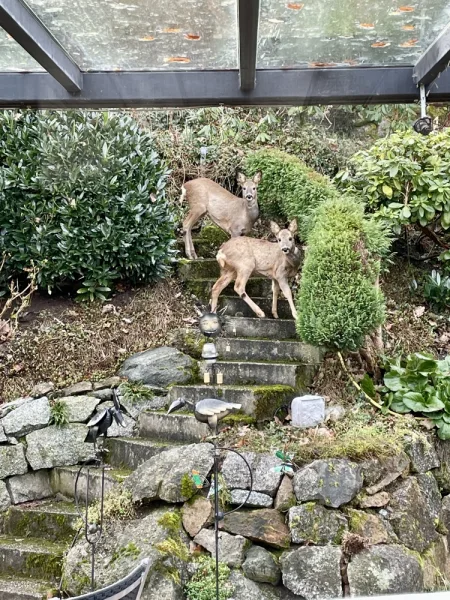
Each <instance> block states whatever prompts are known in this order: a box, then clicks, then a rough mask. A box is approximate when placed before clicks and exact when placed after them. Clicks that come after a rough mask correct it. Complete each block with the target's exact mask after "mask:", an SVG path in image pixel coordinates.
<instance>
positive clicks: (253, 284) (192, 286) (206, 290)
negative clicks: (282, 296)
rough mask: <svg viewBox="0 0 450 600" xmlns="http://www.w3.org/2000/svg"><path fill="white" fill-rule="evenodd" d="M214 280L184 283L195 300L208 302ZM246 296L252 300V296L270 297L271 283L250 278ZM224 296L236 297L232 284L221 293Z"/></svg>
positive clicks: (259, 278)
mask: <svg viewBox="0 0 450 600" xmlns="http://www.w3.org/2000/svg"><path fill="white" fill-rule="evenodd" d="M216 281H217V278H216V279H188V280H186V282H185V285H186V288H187V289H188V290H189V291H190V292H191V293H192V294H194V295H195V296H197V298H200V299H201V300H205V301H208V300H209V299H210V297H211V290H212V287H213V285H214V284H215V282H216ZM245 289H246V291H247V294H248V295H249V296H250V297H251V298H253V297H254V296H259V297H268V296H270V297H271V296H272V282H271V280H270V279H267V278H266V277H252V278H251V279H249V280H248V282H247V285H246V288H245ZM222 294H224V295H225V296H236V295H237V294H236V292H235V291H234V283H233V282H232V283H230V285H228V286H227V287H226V288H225V289H224V290H223V292H222Z"/></svg>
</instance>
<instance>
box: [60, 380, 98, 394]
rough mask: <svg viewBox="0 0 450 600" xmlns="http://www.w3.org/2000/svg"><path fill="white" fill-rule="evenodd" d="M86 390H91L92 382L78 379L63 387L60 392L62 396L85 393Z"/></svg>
mask: <svg viewBox="0 0 450 600" xmlns="http://www.w3.org/2000/svg"><path fill="white" fill-rule="evenodd" d="M88 392H92V383H91V382H90V381H80V382H79V383H75V384H74V385H70V386H69V387H66V388H64V389H63V390H62V391H61V394H62V395H63V396H78V395H79V394H87V393H88Z"/></svg>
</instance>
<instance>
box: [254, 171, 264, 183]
mask: <svg viewBox="0 0 450 600" xmlns="http://www.w3.org/2000/svg"><path fill="white" fill-rule="evenodd" d="M261 177H262V173H261V171H258V172H257V173H255V175H253V183H256V185H258V183H259V182H260V181H261Z"/></svg>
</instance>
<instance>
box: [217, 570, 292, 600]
mask: <svg viewBox="0 0 450 600" xmlns="http://www.w3.org/2000/svg"><path fill="white" fill-rule="evenodd" d="M227 583H229V584H230V588H231V589H232V590H233V593H232V594H230V597H229V599H228V600H298V596H294V594H292V593H291V592H290V591H289V590H287V589H286V588H284V587H283V586H276V587H275V586H273V585H268V584H267V583H259V582H257V581H252V580H251V579H248V578H247V577H245V576H244V575H243V574H242V573H241V572H240V571H236V570H233V571H232V572H231V574H230V577H229V578H228V582H227Z"/></svg>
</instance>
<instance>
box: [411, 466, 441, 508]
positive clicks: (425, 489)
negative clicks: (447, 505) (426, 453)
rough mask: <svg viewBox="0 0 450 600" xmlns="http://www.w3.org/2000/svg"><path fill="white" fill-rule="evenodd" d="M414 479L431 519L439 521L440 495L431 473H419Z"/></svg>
mask: <svg viewBox="0 0 450 600" xmlns="http://www.w3.org/2000/svg"><path fill="white" fill-rule="evenodd" d="M416 479H417V483H418V484H419V488H420V491H421V492H422V495H423V498H424V499H425V502H426V504H427V507H428V510H429V512H430V514H431V516H432V517H433V519H439V517H440V516H441V506H442V503H441V493H440V491H439V487H438V484H437V481H436V479H435V478H434V475H433V473H419V474H417V475H416Z"/></svg>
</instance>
